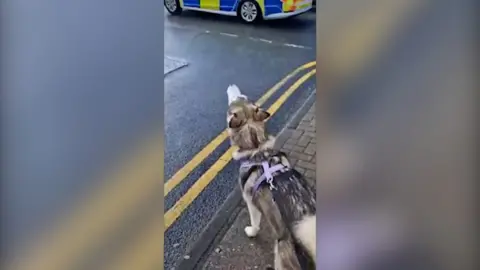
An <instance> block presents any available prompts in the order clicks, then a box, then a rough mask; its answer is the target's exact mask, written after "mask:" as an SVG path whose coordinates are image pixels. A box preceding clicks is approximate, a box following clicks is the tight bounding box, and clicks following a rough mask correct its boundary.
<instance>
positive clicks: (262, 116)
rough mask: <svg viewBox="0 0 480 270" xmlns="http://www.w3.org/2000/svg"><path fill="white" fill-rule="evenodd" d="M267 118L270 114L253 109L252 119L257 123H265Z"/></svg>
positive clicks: (260, 109)
mask: <svg viewBox="0 0 480 270" xmlns="http://www.w3.org/2000/svg"><path fill="white" fill-rule="evenodd" d="M269 117H270V113H269V112H267V111H265V110H264V109H262V108H259V107H257V108H256V109H255V113H254V114H253V118H254V120H255V121H257V122H261V121H265V120H267V118H269Z"/></svg>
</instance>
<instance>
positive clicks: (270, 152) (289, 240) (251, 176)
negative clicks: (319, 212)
mask: <svg viewBox="0 0 480 270" xmlns="http://www.w3.org/2000/svg"><path fill="white" fill-rule="evenodd" d="M227 95H228V105H229V108H228V112H227V125H228V135H229V137H230V141H231V144H232V145H234V146H237V147H238V150H237V151H236V152H234V154H233V158H234V159H235V160H237V161H239V162H240V163H241V167H240V176H239V184H240V187H241V190H242V195H243V198H244V200H245V202H246V204H247V207H248V212H249V215H250V222H251V225H250V226H248V227H246V228H245V233H246V234H247V236H249V237H255V236H256V235H257V234H258V232H259V230H260V221H261V220H262V219H263V223H267V224H268V225H269V226H270V227H271V229H272V230H271V231H272V232H273V234H274V235H273V236H274V238H275V239H276V243H275V247H274V253H275V269H277V270H282V269H291V270H298V269H315V266H314V265H315V254H316V246H315V244H316V213H315V211H316V194H315V190H314V189H313V187H312V186H311V185H310V184H308V182H307V181H306V179H305V178H304V177H303V176H302V175H301V174H300V173H299V172H298V171H296V170H295V169H293V168H292V167H291V166H290V163H289V162H288V158H287V156H286V155H285V154H284V153H282V152H279V151H276V150H275V149H274V144H275V137H274V136H271V135H269V134H268V133H267V131H266V128H265V120H267V119H268V118H269V117H270V114H269V113H268V112H267V111H265V110H263V109H262V108H260V107H258V106H257V105H255V104H254V103H253V102H251V101H249V100H248V97H247V96H245V95H243V94H242V93H241V91H240V89H239V88H238V87H237V86H236V85H231V86H229V87H228V89H227Z"/></svg>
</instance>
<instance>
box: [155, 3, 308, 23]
mask: <svg viewBox="0 0 480 270" xmlns="http://www.w3.org/2000/svg"><path fill="white" fill-rule="evenodd" d="M164 5H165V8H166V9H167V11H168V12H169V13H170V14H172V15H180V14H181V13H182V10H195V11H201V12H209V13H215V14H220V15H226V16H237V17H239V18H240V19H241V20H242V21H244V22H246V23H254V22H256V21H258V20H261V19H264V20H273V19H283V18H288V17H292V16H295V15H299V14H302V13H305V12H307V11H309V10H310V9H312V0H164Z"/></svg>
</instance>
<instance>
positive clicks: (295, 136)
mask: <svg viewBox="0 0 480 270" xmlns="http://www.w3.org/2000/svg"><path fill="white" fill-rule="evenodd" d="M302 135H303V130H298V129H296V130H294V131H293V132H292V134H291V135H290V138H292V139H298V138H300V137H301V136H302Z"/></svg>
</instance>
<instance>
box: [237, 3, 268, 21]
mask: <svg viewBox="0 0 480 270" xmlns="http://www.w3.org/2000/svg"><path fill="white" fill-rule="evenodd" d="M237 16H238V17H239V18H240V20H242V21H243V22H244V23H248V24H252V23H256V22H258V21H259V20H261V18H262V10H261V9H260V6H259V5H258V3H257V1H255V0H243V1H241V2H240V3H239V4H238V8H237Z"/></svg>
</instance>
